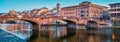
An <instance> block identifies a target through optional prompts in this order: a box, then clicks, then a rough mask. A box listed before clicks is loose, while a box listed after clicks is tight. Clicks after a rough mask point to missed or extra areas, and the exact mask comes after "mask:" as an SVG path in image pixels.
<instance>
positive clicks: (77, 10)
mask: <svg viewBox="0 0 120 42" xmlns="http://www.w3.org/2000/svg"><path fill="white" fill-rule="evenodd" d="M107 11H108V7H105V6H101V5H95V4H92V3H91V2H88V1H84V2H82V3H79V5H75V6H68V7H63V8H61V14H62V16H65V17H80V18H87V17H98V18H100V17H101V15H103V14H105V12H106V13H107Z"/></svg>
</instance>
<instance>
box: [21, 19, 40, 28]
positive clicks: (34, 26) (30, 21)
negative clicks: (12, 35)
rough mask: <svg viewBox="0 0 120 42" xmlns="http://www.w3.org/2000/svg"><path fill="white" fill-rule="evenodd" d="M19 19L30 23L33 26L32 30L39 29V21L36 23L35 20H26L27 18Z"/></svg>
mask: <svg viewBox="0 0 120 42" xmlns="http://www.w3.org/2000/svg"><path fill="white" fill-rule="evenodd" d="M21 20H23V21H27V22H29V23H31V24H32V26H33V30H38V29H39V23H37V22H36V21H34V20H28V19H21Z"/></svg>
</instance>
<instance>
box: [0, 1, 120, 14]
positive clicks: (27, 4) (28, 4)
mask: <svg viewBox="0 0 120 42" xmlns="http://www.w3.org/2000/svg"><path fill="white" fill-rule="evenodd" d="M83 1H89V2H91V3H93V4H97V5H102V6H107V7H109V4H111V3H118V2H120V0H0V13H3V12H9V11H10V10H15V11H25V10H32V9H36V8H42V7H47V8H48V9H52V8H55V7H56V4H57V3H60V5H61V7H67V6H74V5H78V4H79V3H81V2H83Z"/></svg>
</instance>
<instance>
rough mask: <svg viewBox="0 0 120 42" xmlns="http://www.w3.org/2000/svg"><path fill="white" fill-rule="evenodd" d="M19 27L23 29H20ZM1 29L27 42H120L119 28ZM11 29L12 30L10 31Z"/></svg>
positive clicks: (28, 27)
mask: <svg viewBox="0 0 120 42" xmlns="http://www.w3.org/2000/svg"><path fill="white" fill-rule="evenodd" d="M18 25H19V27H20V28H22V29H20V28H18ZM0 27H2V28H1V29H2V30H4V31H5V32H9V33H11V34H13V35H15V36H17V37H18V38H21V39H23V40H26V42H120V33H119V32H120V29H119V28H117V29H114V28H100V29H91V30H87V29H81V28H86V27H85V26H78V27H79V28H76V27H75V26H72V25H70V26H40V28H39V30H34V31H32V28H31V27H32V26H31V25H29V24H24V25H20V24H1V25H0ZM10 27H11V28H12V29H9V28H10ZM16 28H17V29H16ZM0 33H1V32H0ZM6 35H9V34H6ZM1 37H2V36H1ZM3 39H4V38H3ZM5 39H7V38H5ZM11 39H12V38H11ZM3 42H4V41H3Z"/></svg>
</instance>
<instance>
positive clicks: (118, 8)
mask: <svg viewBox="0 0 120 42" xmlns="http://www.w3.org/2000/svg"><path fill="white" fill-rule="evenodd" d="M109 6H110V9H109V13H110V16H111V17H112V18H120V3H112V4H109Z"/></svg>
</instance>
